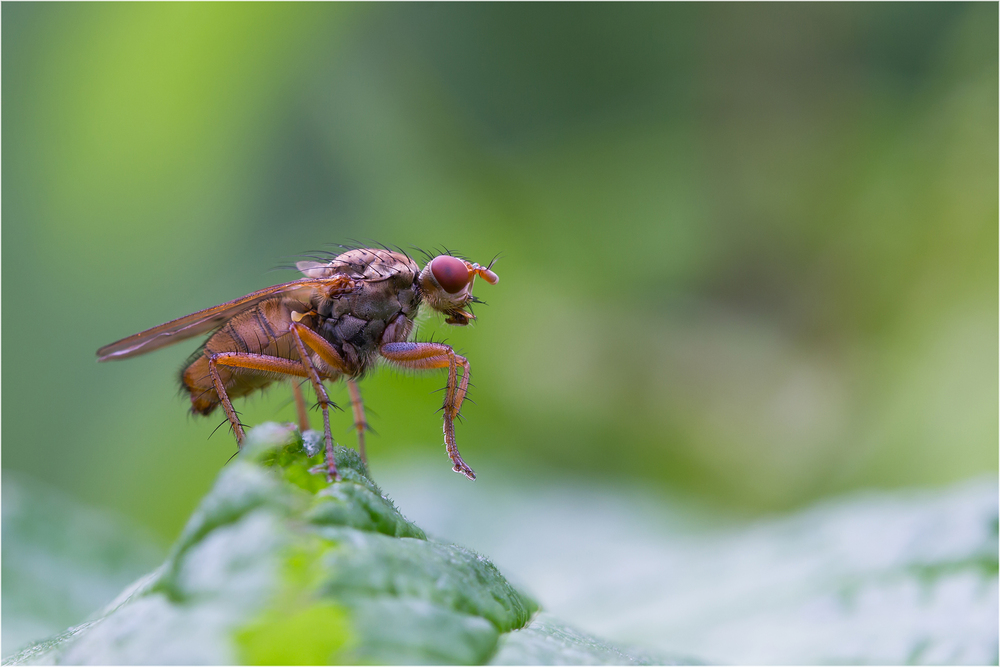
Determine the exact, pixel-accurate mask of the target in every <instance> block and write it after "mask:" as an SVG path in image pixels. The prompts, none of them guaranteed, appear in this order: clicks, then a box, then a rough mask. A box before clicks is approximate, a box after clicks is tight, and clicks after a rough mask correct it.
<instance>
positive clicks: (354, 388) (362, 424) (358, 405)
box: [347, 378, 368, 466]
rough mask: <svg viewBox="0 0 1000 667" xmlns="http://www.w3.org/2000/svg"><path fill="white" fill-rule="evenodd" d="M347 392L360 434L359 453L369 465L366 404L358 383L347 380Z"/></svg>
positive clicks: (356, 427)
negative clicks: (366, 436) (366, 446)
mask: <svg viewBox="0 0 1000 667" xmlns="http://www.w3.org/2000/svg"><path fill="white" fill-rule="evenodd" d="M347 391H348V393H350V395H351V410H352V411H353V412H354V429H355V430H356V431H357V432H358V452H359V453H360V454H361V460H362V461H363V462H364V464H365V465H366V466H367V465H368V457H367V456H365V431H367V430H368V420H366V419H365V404H364V403H363V402H362V401H361V390H360V389H358V383H357V382H355V381H354V380H352V379H351V378H347Z"/></svg>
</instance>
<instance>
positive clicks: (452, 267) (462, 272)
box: [431, 255, 469, 294]
mask: <svg viewBox="0 0 1000 667" xmlns="http://www.w3.org/2000/svg"><path fill="white" fill-rule="evenodd" d="M431 273H433V274H434V280H436V281H437V283H438V285H440V286H441V287H442V289H444V291H445V292H448V293H449V294H457V293H458V292H461V291H462V289H463V288H464V287H465V286H466V285H468V284H469V267H467V266H466V265H465V262H463V261H462V260H460V259H458V258H457V257H452V256H451V255H438V256H437V257H435V258H434V259H432V260H431Z"/></svg>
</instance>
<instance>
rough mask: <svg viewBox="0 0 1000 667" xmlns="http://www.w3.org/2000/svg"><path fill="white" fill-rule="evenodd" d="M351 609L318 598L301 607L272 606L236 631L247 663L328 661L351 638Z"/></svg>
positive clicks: (237, 640) (239, 646) (317, 663)
mask: <svg viewBox="0 0 1000 667" xmlns="http://www.w3.org/2000/svg"><path fill="white" fill-rule="evenodd" d="M349 625H350V621H349V614H348V612H347V610H345V609H344V608H342V607H341V606H339V605H337V604H335V603H332V602H317V603H316V604H313V605H311V606H308V607H305V608H303V609H299V610H297V611H292V612H287V611H285V610H278V609H269V610H267V611H266V612H265V613H264V614H262V615H261V616H260V617H259V618H258V619H257V620H255V621H254V622H253V623H251V624H249V625H248V626H246V627H245V628H243V629H242V630H239V631H237V632H236V633H235V635H234V638H235V640H236V644H237V646H238V652H239V656H240V662H241V663H242V664H247V665H326V664H330V663H331V662H337V660H336V655H337V653H338V652H339V651H340V650H341V649H343V647H344V646H345V645H347V644H348V642H349V641H350V639H351V632H350V628H349Z"/></svg>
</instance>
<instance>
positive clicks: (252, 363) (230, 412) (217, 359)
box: [208, 352, 306, 447]
mask: <svg viewBox="0 0 1000 667" xmlns="http://www.w3.org/2000/svg"><path fill="white" fill-rule="evenodd" d="M219 366H227V367H230V368H247V369H251V370H258V371H266V372H269V373H282V374H285V375H296V376H298V377H305V375H306V371H305V369H304V368H303V367H302V364H299V363H296V362H294V361H290V360H288V359H282V358H280V357H271V356H268V355H266V354H253V353H250V352H218V353H216V354H213V355H211V356H210V357H209V358H208V373H209V375H210V376H211V378H212V384H213V385H214V386H215V391H216V393H218V394H219V401H220V402H221V403H222V409H223V410H225V412H226V417H227V418H228V419H229V423H230V424H231V425H232V427H233V434H234V435H235V436H236V444H238V445H239V446H240V447H242V446H243V439H244V438H245V437H246V434H245V433H244V431H243V425H242V424H241V423H240V420H239V419H238V418H237V416H236V410H234V409H233V402H232V401H231V400H229V394H227V393H226V385H225V383H224V382H223V381H222V376H220V375H219V368H218V367H219Z"/></svg>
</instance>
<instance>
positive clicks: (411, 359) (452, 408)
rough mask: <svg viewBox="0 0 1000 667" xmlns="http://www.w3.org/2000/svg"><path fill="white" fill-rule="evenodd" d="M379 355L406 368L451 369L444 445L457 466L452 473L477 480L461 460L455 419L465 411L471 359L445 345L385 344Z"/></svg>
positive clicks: (446, 395) (445, 402)
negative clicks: (459, 369) (460, 375)
mask: <svg viewBox="0 0 1000 667" xmlns="http://www.w3.org/2000/svg"><path fill="white" fill-rule="evenodd" d="M379 354H381V355H382V356H383V357H385V358H386V359H387V360H389V361H391V362H392V363H394V364H396V365H397V366H402V367H403V368H413V369H417V370H424V369H429V368H447V369H448V386H447V387H446V388H445V394H444V445H445V448H446V449H447V450H448V456H449V457H450V458H451V461H452V463H454V464H455V465H454V466H453V467H452V470H454V471H455V472H460V473H462V474H463V475H465V476H466V477H468V478H469V479H475V478H476V473H475V472H474V471H473V470H472V468H470V467H469V466H468V465H466V463H465V461H463V460H462V455H461V454H459V452H458V445H456V444H455V418H456V417H458V414H459V412H460V411H461V409H462V402H463V401H464V400H465V394H466V392H467V391H468V389H469V361H468V359H466V358H465V357H463V356H461V355H458V354H455V350H453V349H452V348H451V346H450V345H444V344H442V343H386V344H385V345H383V346H382V347H381V348H379ZM459 366H461V367H462V377H461V378H459V377H458V367H459Z"/></svg>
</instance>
